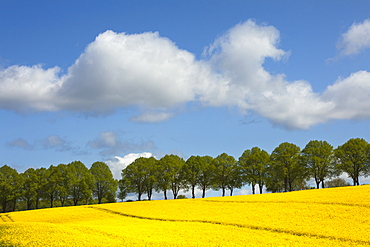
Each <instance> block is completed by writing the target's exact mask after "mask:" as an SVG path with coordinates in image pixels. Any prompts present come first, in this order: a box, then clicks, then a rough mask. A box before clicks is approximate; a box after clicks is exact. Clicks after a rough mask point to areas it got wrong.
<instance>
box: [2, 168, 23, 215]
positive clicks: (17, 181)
mask: <svg viewBox="0 0 370 247" xmlns="http://www.w3.org/2000/svg"><path fill="white" fill-rule="evenodd" d="M21 181H22V179H21V177H20V175H19V174H18V172H17V171H16V170H15V169H13V168H11V167H9V166H7V165H4V166H2V167H0V203H1V207H2V212H3V213H5V212H6V211H8V206H9V204H10V203H13V204H15V202H16V200H17V198H18V197H19V196H20V193H19V192H20V188H21Z"/></svg>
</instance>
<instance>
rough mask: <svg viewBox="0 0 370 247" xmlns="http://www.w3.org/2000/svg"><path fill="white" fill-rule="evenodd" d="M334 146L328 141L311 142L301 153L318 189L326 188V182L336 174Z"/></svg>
mask: <svg viewBox="0 0 370 247" xmlns="http://www.w3.org/2000/svg"><path fill="white" fill-rule="evenodd" d="M333 154H334V153H333V146H332V145H330V144H329V143H328V142H326V141H310V142H309V143H307V145H306V147H305V148H304V149H303V150H302V152H301V158H302V162H303V164H304V165H306V166H307V168H308V172H309V175H310V177H313V178H314V179H315V182H316V187H317V189H318V188H319V187H320V183H321V188H324V187H325V185H324V180H325V179H327V178H331V177H332V176H334V175H339V174H335V172H334V162H333Z"/></svg>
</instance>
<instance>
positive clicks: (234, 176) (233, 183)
mask: <svg viewBox="0 0 370 247" xmlns="http://www.w3.org/2000/svg"><path fill="white" fill-rule="evenodd" d="M240 174H241V170H240V166H239V164H238V163H237V162H236V161H235V162H234V164H233V166H232V168H231V172H230V176H229V182H228V183H227V185H226V187H227V188H228V189H229V190H230V196H232V195H233V192H234V189H240V188H241V187H242V186H243V179H242V176H241V175H240Z"/></svg>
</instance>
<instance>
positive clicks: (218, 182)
mask: <svg viewBox="0 0 370 247" xmlns="http://www.w3.org/2000/svg"><path fill="white" fill-rule="evenodd" d="M235 164H236V160H235V158H234V157H232V156H229V155H228V154H226V153H222V154H220V155H219V156H217V157H216V158H214V159H213V166H214V176H213V186H212V187H213V188H214V189H215V190H219V189H221V190H222V196H225V191H226V188H228V186H229V185H230V182H231V180H232V178H233V172H234V169H235V168H236V166H235Z"/></svg>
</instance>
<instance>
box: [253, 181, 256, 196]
mask: <svg viewBox="0 0 370 247" xmlns="http://www.w3.org/2000/svg"><path fill="white" fill-rule="evenodd" d="M254 186H255V184H254V183H252V194H253V195H254V194H255V193H256V189H255V188H254Z"/></svg>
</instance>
